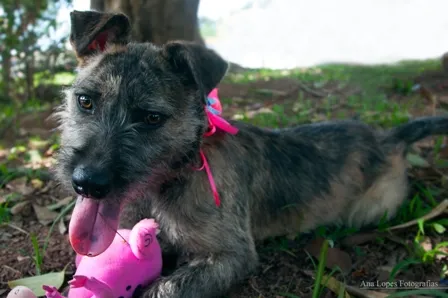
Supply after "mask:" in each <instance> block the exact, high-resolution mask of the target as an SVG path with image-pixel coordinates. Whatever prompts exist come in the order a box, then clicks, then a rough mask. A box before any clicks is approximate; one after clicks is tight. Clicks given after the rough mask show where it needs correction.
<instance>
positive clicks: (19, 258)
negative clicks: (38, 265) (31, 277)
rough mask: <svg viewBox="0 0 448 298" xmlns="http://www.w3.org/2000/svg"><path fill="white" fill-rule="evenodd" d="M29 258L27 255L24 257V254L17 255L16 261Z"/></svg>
mask: <svg viewBox="0 0 448 298" xmlns="http://www.w3.org/2000/svg"><path fill="white" fill-rule="evenodd" d="M29 258H30V257H29V256H26V257H24V256H17V261H19V262H22V261H24V260H28V259H29Z"/></svg>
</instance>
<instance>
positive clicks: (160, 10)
mask: <svg viewBox="0 0 448 298" xmlns="http://www.w3.org/2000/svg"><path fill="white" fill-rule="evenodd" d="M96 1H103V0H91V7H93V4H94V2H96ZM95 5H96V4H95ZM198 8H199V0H146V1H138V0H104V8H103V11H115V12H118V11H119V12H123V13H124V14H126V15H127V16H128V17H129V18H130V19H131V22H132V26H133V39H134V40H135V41H139V42H152V43H155V44H158V45H161V44H164V43H166V42H167V41H170V40H187V41H195V42H197V43H199V44H202V45H204V44H205V43H204V40H203V39H202V37H201V34H200V31H199V22H198V17H197V13H198Z"/></svg>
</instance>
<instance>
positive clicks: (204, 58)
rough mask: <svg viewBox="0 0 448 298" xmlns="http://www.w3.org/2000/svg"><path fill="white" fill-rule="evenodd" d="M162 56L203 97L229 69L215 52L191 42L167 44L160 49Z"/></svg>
mask: <svg viewBox="0 0 448 298" xmlns="http://www.w3.org/2000/svg"><path fill="white" fill-rule="evenodd" d="M162 56H163V57H164V58H165V59H166V60H167V61H168V62H169V63H170V65H171V66H172V67H173V69H174V70H175V71H176V72H179V73H182V74H184V75H185V77H186V78H187V80H188V83H190V84H194V85H195V86H196V87H197V88H198V89H199V90H200V91H201V92H203V94H204V95H208V94H209V93H210V91H211V90H212V89H213V88H215V87H216V86H217V85H218V84H219V82H221V80H222V78H223V77H224V76H225V74H226V72H227V69H228V67H229V64H228V63H227V62H226V61H225V60H224V59H223V58H222V57H221V56H220V55H218V54H217V53H216V52H215V51H213V50H210V49H207V48H206V47H204V46H202V45H199V44H195V43H193V42H186V41H172V42H168V43H167V44H165V45H164V46H163V47H162Z"/></svg>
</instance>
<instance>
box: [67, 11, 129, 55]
mask: <svg viewBox="0 0 448 298" xmlns="http://www.w3.org/2000/svg"><path fill="white" fill-rule="evenodd" d="M70 20H71V32H70V43H71V44H72V47H73V49H74V51H75V52H76V56H77V57H78V58H79V59H80V60H84V59H85V58H87V57H88V56H91V55H93V54H95V53H98V52H102V51H104V49H105V48H106V45H107V44H109V45H125V44H127V43H128V42H129V38H130V35H131V24H130V22H129V19H128V17H127V16H126V15H124V14H121V13H103V12H96V11H77V10H74V11H72V12H71V13H70Z"/></svg>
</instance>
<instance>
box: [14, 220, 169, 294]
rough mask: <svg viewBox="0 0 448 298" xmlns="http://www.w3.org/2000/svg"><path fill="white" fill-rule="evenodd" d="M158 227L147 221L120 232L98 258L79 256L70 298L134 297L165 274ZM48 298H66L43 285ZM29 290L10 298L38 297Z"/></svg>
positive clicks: (21, 290) (23, 289) (23, 288)
mask: <svg viewBox="0 0 448 298" xmlns="http://www.w3.org/2000/svg"><path fill="white" fill-rule="evenodd" d="M157 228H158V224H157V223H156V222H155V221H154V220H153V219H143V220H141V221H140V222H139V223H137V224H136V225H135V226H134V227H133V228H132V230H125V229H122V230H118V233H117V234H116V235H115V238H114V240H113V242H112V244H111V245H110V246H109V248H108V249H107V250H105V251H104V252H103V253H101V254H99V255H97V256H95V257H88V256H81V255H77V256H76V267H77V269H76V272H75V274H74V276H73V279H72V280H71V281H69V284H70V290H69V292H68V298H131V297H132V295H133V293H134V291H135V290H136V289H138V288H141V287H145V286H148V285H149V284H151V282H153V281H154V280H155V279H157V278H158V277H159V276H160V274H161V272H162V251H161V248H160V245H159V243H158V241H157V238H156V230H157ZM43 289H44V290H45V291H46V293H45V295H46V297H47V298H64V297H63V296H62V295H61V294H60V293H59V292H58V290H57V289H56V288H55V287H50V286H43ZM35 297H36V296H35V295H34V294H33V293H32V292H31V290H29V289H28V288H26V287H23V286H18V287H15V288H14V289H13V290H12V291H11V292H10V293H9V295H8V296H7V298H35Z"/></svg>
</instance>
